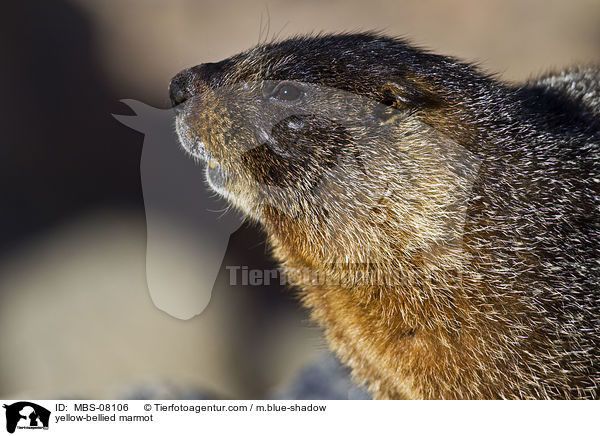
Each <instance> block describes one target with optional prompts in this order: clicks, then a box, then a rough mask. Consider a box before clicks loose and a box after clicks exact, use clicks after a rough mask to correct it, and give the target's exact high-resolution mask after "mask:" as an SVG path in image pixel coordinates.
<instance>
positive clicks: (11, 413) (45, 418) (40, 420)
mask: <svg viewBox="0 0 600 436" xmlns="http://www.w3.org/2000/svg"><path fill="white" fill-rule="evenodd" d="M3 407H4V408H5V409H6V431H8V432H9V433H14V432H15V430H16V429H17V428H18V429H48V424H49V423H50V411H49V410H48V409H46V408H45V407H42V406H40V405H38V404H35V403H31V402H29V401H19V402H17V403H13V404H10V405H7V404H4V405H3Z"/></svg>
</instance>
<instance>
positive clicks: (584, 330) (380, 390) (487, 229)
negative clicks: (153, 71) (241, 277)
mask: <svg viewBox="0 0 600 436" xmlns="http://www.w3.org/2000/svg"><path fill="white" fill-rule="evenodd" d="M170 93H171V99H172V102H173V105H174V106H175V107H176V109H177V111H178V116H177V131H178V134H179V137H180V140H181V142H182V144H183V146H184V148H185V149H186V150H187V151H188V152H189V153H191V154H192V155H194V156H196V157H199V158H202V159H203V160H205V161H207V162H208V166H207V178H208V181H209V183H210V185H211V186H212V187H213V188H214V189H215V190H216V191H217V192H219V193H220V194H222V195H223V196H225V197H226V198H227V199H228V200H229V201H230V202H231V203H233V204H234V205H235V206H237V207H238V208H240V209H241V210H242V211H244V212H245V213H246V214H247V215H248V216H250V217H252V218H254V219H256V220H258V221H259V222H260V223H261V224H262V225H263V226H264V228H265V229H266V231H267V234H268V236H269V240H270V243H271V245H272V247H273V253H274V256H275V257H276V258H277V259H278V260H279V261H280V262H281V264H282V266H283V267H284V269H285V270H286V271H287V272H288V274H289V276H290V278H291V279H292V281H293V282H294V283H295V284H296V285H297V286H298V288H299V289H300V290H301V292H300V295H301V298H302V301H303V302H304V303H305V304H306V305H307V306H308V307H309V308H310V309H311V313H312V316H313V318H314V319H315V320H316V321H317V322H318V323H319V324H320V325H322V326H323V327H324V329H325V332H326V336H327V339H328V340H329V342H330V344H331V347H332V348H333V349H334V350H335V351H336V352H337V354H338V355H339V356H340V357H341V358H342V360H343V361H344V362H345V363H346V364H348V365H349V366H350V367H351V368H352V371H353V374H354V376H355V377H356V379H357V380H359V381H362V382H366V383H367V384H368V386H369V388H370V389H371V390H372V392H373V393H374V394H375V396H376V397H377V398H599V396H600V68H596V69H594V68H587V69H573V70H570V71H565V72H562V73H559V74H556V75H548V76H546V77H543V78H541V79H538V80H535V81H532V82H529V83H526V84H524V85H522V86H509V85H506V84H503V83H500V82H498V81H497V80H494V79H492V78H490V77H488V76H486V75H484V74H482V73H480V72H479V71H478V70H477V69H476V68H474V67H473V66H470V65H468V64H465V63H461V62H458V61H456V60H454V59H452V58H448V57H444V56H439V55H434V54H430V53H427V52H424V51H422V50H419V49H415V48H413V47H411V46H410V45H408V44H407V43H405V42H404V41H402V40H398V39H391V38H387V37H383V36H380V35H377V34H341V35H318V36H309V37H297V38H293V39H289V40H286V41H282V42H276V43H275V42H274V43H270V44H264V45H260V46H258V47H256V48H253V49H251V50H249V51H247V52H244V53H241V54H238V55H236V56H233V57H231V58H229V59H226V60H224V61H222V62H219V63H213V64H203V65H199V66H196V67H193V68H190V69H188V70H185V71H183V72H181V73H179V74H178V75H177V76H176V77H175V78H174V79H173V80H172V82H171V87H170Z"/></svg>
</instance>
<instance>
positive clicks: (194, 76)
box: [169, 62, 224, 107]
mask: <svg viewBox="0 0 600 436" xmlns="http://www.w3.org/2000/svg"><path fill="white" fill-rule="evenodd" d="M223 64H224V62H217V63H207V64H201V65H196V66H195V67H192V68H188V69H187V70H183V71H181V72H180V73H178V74H177V75H176V76H175V77H173V79H171V84H170V85H169V94H170V96H171V106H172V107H175V106H177V105H180V104H181V103H183V102H185V101H186V100H187V99H189V98H191V97H193V96H195V95H198V94H199V93H200V92H202V88H206V87H207V86H209V85H210V84H211V83H212V82H215V79H216V77H217V74H218V73H220V72H221V68H222V66H223Z"/></svg>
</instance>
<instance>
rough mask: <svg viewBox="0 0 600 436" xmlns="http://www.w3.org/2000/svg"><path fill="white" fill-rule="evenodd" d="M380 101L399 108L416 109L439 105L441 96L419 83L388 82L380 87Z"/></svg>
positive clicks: (432, 107)
mask: <svg viewBox="0 0 600 436" xmlns="http://www.w3.org/2000/svg"><path fill="white" fill-rule="evenodd" d="M381 103H383V104H384V105H386V106H389V107H393V108H395V109H399V110H409V111H418V110H420V109H434V108H436V107H439V106H441V105H442V98H441V97H440V96H439V95H438V94H436V93H435V92H434V91H430V90H428V89H426V88H425V87H424V86H422V85H420V84H416V83H406V84H405V83H402V82H388V83H386V84H384V85H383V86H382V87H381Z"/></svg>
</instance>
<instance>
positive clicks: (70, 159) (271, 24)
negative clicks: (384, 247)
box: [0, 0, 600, 399]
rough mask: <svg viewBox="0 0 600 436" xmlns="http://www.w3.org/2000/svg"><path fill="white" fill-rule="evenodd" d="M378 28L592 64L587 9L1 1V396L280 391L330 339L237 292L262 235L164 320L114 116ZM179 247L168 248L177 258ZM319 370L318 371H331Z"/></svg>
mask: <svg viewBox="0 0 600 436" xmlns="http://www.w3.org/2000/svg"><path fill="white" fill-rule="evenodd" d="M372 29H375V30H380V31H383V32H385V33H386V34H389V35H399V36H406V37H408V38H410V39H411V40H412V41H413V42H415V43H416V44H418V45H420V46H423V47H427V48H430V49H432V50H434V51H436V52H439V53H444V54H449V55H454V56H457V57H460V58H462V59H465V60H469V61H476V62H477V63H479V64H480V65H481V66H482V68H483V69H484V70H486V71H489V72H494V73H497V74H498V77H500V78H502V79H504V80H509V81H518V80H524V79H526V78H528V77H530V76H532V75H536V74H539V73H542V72H544V71H547V70H550V69H556V68H560V67H563V66H566V65H569V64H572V63H592V62H596V63H597V62H600V1H598V0H594V1H593V0H572V1H569V2H566V1H558V0H503V1H484V2H482V1H479V0H450V1H448V0H430V1H419V0H399V1H398V0H374V1H370V2H366V1H336V0H319V1H312V0H310V1H303V2H298V1H292V0H268V1H241V0H238V1H230V2H227V1H222V0H221V1H212V0H211V1H195V0H169V1H167V0H162V1H159V0H69V1H67V0H54V1H52V2H49V1H23V2H11V3H9V4H6V5H4V8H3V13H2V16H1V18H0V34H1V37H0V49H1V53H2V68H1V69H0V83H2V88H3V96H4V104H3V105H2V109H1V110H2V113H1V116H0V126H1V130H0V131H1V133H2V136H1V141H2V142H1V146H0V153H1V156H2V158H1V159H0V165H1V168H0V178H1V179H0V180H1V183H0V198H2V205H1V207H2V209H1V213H0V224H1V227H0V228H1V230H0V397H4V398H17V397H26V398H31V399H34V398H69V397H77V398H124V397H148V396H154V397H160V396H162V397H169V396H171V397H173V396H179V397H186V398H192V397H199V396H202V395H208V396H216V397H222V398H263V397H267V396H270V395H272V394H271V393H273V392H278V394H277V395H278V396H279V397H281V396H282V395H283V396H284V397H285V396H286V394H285V393H284V394H282V392H285V386H286V385H287V386H293V385H294V381H293V380H294V378H295V377H296V376H297V375H298V374H302V373H303V371H304V372H305V371H306V369H303V368H306V367H307V365H310V364H311V362H313V361H314V360H315V359H318V356H320V355H322V353H323V350H325V349H326V346H325V345H324V343H323V341H322V339H321V333H320V332H319V330H318V329H317V328H315V327H314V326H312V325H311V324H310V323H309V322H308V321H307V319H308V317H307V314H306V312H305V311H303V310H302V309H300V308H299V305H298V304H297V302H296V300H295V298H294V296H293V292H291V291H289V290H285V289H281V288H280V287H279V286H276V285H271V286H259V287H257V286H252V287H247V286H240V285H238V286H230V284H229V274H228V271H227V270H226V269H225V268H226V266H227V265H248V266H249V267H250V268H261V269H263V268H271V267H273V266H274V265H273V262H272V261H271V260H270V259H269V256H268V250H267V248H266V247H265V244H264V235H262V234H261V233H260V231H259V230H258V229H256V228H255V227H253V226H249V225H245V226H243V227H242V228H241V229H240V230H238V231H237V232H236V233H234V234H233V235H232V237H231V239H230V242H229V247H228V250H227V254H226V256H225V259H224V260H223V265H222V268H221V273H220V275H219V277H218V278H217V281H216V283H215V286H214V289H213V294H212V300H211V302H210V304H209V305H208V307H207V309H206V310H205V311H204V312H203V313H202V314H200V315H199V316H197V317H195V318H193V319H191V320H188V321H183V320H179V319H175V318H173V317H170V316H169V315H167V314H166V313H164V312H162V311H160V310H158V309H157V308H156V307H155V306H154V305H153V304H152V301H151V299H150V296H149V293H148V289H147V284H146V277H145V254H146V220H145V214H144V203H143V199H142V192H141V186H140V155H141V150H142V144H143V136H142V134H140V133H137V132H135V131H133V130H131V129H129V128H127V127H125V126H123V125H121V124H119V123H118V122H117V121H116V120H115V119H114V118H113V117H112V116H111V114H112V113H121V114H127V113H128V108H127V107H126V106H125V105H123V104H122V103H119V100H120V99H125V98H127V99H136V100H140V101H143V102H145V103H147V104H151V105H153V106H156V107H162V108H165V107H167V106H168V95H167V85H168V83H169V80H170V78H171V77H172V76H173V75H174V74H175V73H176V72H178V71H180V70H181V69H183V68H185V67H189V66H192V65H196V64H199V63H202V62H211V61H217V60H220V59H222V58H225V57H228V56H230V55H232V54H234V53H236V52H238V51H241V50H243V49H246V48H249V47H251V46H252V45H254V44H255V43H256V42H257V41H258V40H259V39H263V40H264V39H265V38H267V39H269V38H272V37H278V38H284V37H286V36H290V35H293V34H298V33H306V32H313V31H356V30H372ZM199 170H200V169H199ZM180 231H181V232H183V233H185V229H184V228H182V229H180ZM179 240H185V234H183V235H178V236H174V237H173V241H166V242H165V243H169V244H172V246H173V247H174V248H173V249H172V250H173V257H174V259H175V260H176V259H177V258H178V257H179V256H180V257H181V258H185V256H186V247H185V246H181V247H180V249H177V245H176V244H177V241H179ZM177 279H178V277H177V276H176V275H175V276H174V277H172V278H169V280H172V286H173V287H176V286H177ZM324 362H325V363H324V365H322V366H321V367H320V368H321V369H320V370H319V371H321V370H322V371H329V370H331V368H332V367H335V363H331V361H330V360H328V358H325V360H324ZM323 368H325V369H323ZM319 371H317V372H316V374H317V376H313V377H312V378H311V380H312V381H310V383H312V384H315V383H316V385H319V384H320V383H319V382H318V381H317V382H315V380H319V378H318V377H319V374H322V371H321V372H319ZM332 371H334V372H335V371H337V369H335V368H334V369H333V370H332ZM315 377H317V378H316V379H315ZM310 383H309V384H310ZM298 389H300V390H301V389H303V387H302V386H301V387H299V388H298ZM343 389H346V388H345V387H344V388H343ZM290 395H291V394H290ZM323 395H327V394H326V393H323Z"/></svg>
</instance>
